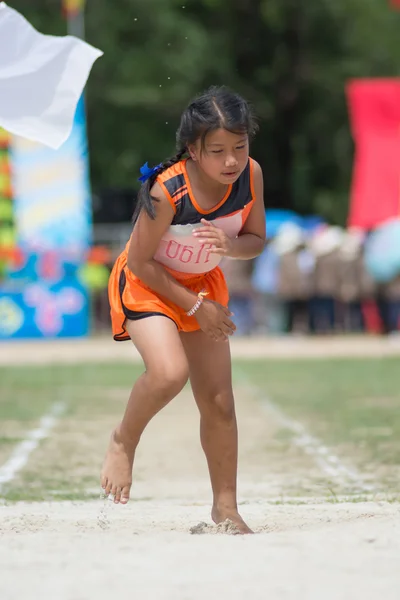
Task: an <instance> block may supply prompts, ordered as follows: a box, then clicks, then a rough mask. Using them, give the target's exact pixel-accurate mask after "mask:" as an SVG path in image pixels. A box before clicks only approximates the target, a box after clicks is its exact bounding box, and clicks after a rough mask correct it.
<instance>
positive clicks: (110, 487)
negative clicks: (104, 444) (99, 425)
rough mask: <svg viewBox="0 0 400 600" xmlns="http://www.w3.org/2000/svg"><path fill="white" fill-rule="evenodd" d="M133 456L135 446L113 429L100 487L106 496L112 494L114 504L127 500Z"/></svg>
mask: <svg viewBox="0 0 400 600" xmlns="http://www.w3.org/2000/svg"><path fill="white" fill-rule="evenodd" d="M134 456H135V446H134V445H133V444H132V442H130V441H129V440H127V439H124V437H123V436H122V435H121V432H120V429H119V428H117V429H115V431H113V433H112V434H111V439H110V444H109V446H108V450H107V454H106V457H105V459H104V463H103V469H102V472H101V487H102V488H103V490H104V493H105V495H106V496H108V495H109V494H112V495H113V496H114V502H115V504H119V503H120V502H121V504H126V503H127V502H128V500H129V493H130V489H131V485H132V467H133V459H134Z"/></svg>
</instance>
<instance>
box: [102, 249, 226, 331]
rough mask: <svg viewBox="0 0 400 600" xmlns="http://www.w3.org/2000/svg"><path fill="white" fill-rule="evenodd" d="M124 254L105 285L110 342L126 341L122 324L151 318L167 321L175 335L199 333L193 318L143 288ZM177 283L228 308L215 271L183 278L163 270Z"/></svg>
mask: <svg viewBox="0 0 400 600" xmlns="http://www.w3.org/2000/svg"><path fill="white" fill-rule="evenodd" d="M126 260H127V259H126V253H125V252H123V253H122V254H121V255H120V256H119V257H118V258H117V261H116V263H115V265H114V267H113V270H112V272H111V275H110V279H109V282H108V296H109V300H110V306H111V323H112V332H113V336H114V340H116V341H117V342H120V341H125V340H129V339H130V337H129V333H128V332H127V330H126V328H125V321H126V319H128V320H132V321H134V320H137V319H142V318H145V317H150V316H153V315H163V316H165V317H169V318H170V319H172V321H174V323H175V324H176V326H177V328H178V331H187V332H189V331H197V330H199V329H200V327H199V324H198V323H197V321H196V319H195V317H194V316H192V317H188V316H187V315H186V313H185V311H184V310H183V308H181V307H180V306H177V305H176V304H174V303H173V302H170V301H169V300H167V299H166V298H163V297H161V296H159V295H158V294H157V293H156V292H154V291H153V290H151V289H150V288H149V287H147V286H146V285H145V284H144V283H143V282H142V281H141V280H140V279H139V278H138V277H136V275H134V274H133V273H132V272H131V271H130V270H129V269H128V267H127V263H126ZM167 271H168V272H169V273H171V275H173V277H175V278H176V279H177V280H178V281H179V283H181V284H182V285H184V286H185V287H187V288H188V289H189V290H191V291H193V292H195V293H198V292H201V291H202V290H205V291H207V292H208V296H207V299H209V300H214V301H216V302H219V303H220V304H222V305H223V306H228V302H229V293H228V287H227V285H226V281H225V277H224V275H223V273H222V271H221V269H220V268H219V267H216V268H215V269H213V270H212V271H209V272H208V273H204V274H201V275H187V274H186V273H185V274H184V273H179V272H177V271H171V270H170V269H167Z"/></svg>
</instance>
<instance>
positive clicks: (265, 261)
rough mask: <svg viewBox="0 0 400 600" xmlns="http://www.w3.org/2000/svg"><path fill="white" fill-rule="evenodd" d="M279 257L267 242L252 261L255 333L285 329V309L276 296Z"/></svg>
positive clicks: (273, 332) (277, 331)
mask: <svg viewBox="0 0 400 600" xmlns="http://www.w3.org/2000/svg"><path fill="white" fill-rule="evenodd" d="M278 276H279V256H278V254H277V252H276V249H275V247H274V244H273V243H272V242H271V240H268V242H267V245H266V247H265V249H264V252H263V253H262V254H261V255H260V256H258V257H257V258H256V260H255V261H254V269H253V274H252V278H251V283H252V287H253V290H254V294H255V296H254V319H255V331H256V332H257V333H258V334H261V335H262V334H267V333H270V334H278V333H282V331H283V330H284V328H285V321H286V319H285V307H284V305H283V303H282V301H281V298H280V297H279V295H278Z"/></svg>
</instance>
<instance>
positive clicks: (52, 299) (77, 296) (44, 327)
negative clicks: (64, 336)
mask: <svg viewBox="0 0 400 600" xmlns="http://www.w3.org/2000/svg"><path fill="white" fill-rule="evenodd" d="M24 300H25V303H26V304H27V306H30V307H31V308H34V309H35V317H34V319H35V323H36V326H37V327H38V329H39V330H40V331H41V333H43V334H44V335H47V336H50V335H57V334H58V333H60V331H61V330H62V328H63V325H64V319H63V317H64V315H75V314H77V313H79V312H80V311H81V310H82V309H83V307H84V305H85V299H84V296H83V294H82V293H81V292H80V291H79V290H76V289H75V288H72V287H65V288H64V289H62V290H60V291H59V292H52V291H50V290H49V289H47V288H46V287H44V286H42V285H40V284H34V285H30V286H29V287H27V289H26V290H25V293H24Z"/></svg>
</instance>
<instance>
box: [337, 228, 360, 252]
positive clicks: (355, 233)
mask: <svg viewBox="0 0 400 600" xmlns="http://www.w3.org/2000/svg"><path fill="white" fill-rule="evenodd" d="M363 243H364V232H363V231H362V230H360V229H349V230H348V231H346V232H345V234H344V236H343V241H342V244H341V246H340V256H341V258H342V259H343V260H353V259H354V258H356V256H357V254H358V253H359V251H360V249H361V247H362V245H363Z"/></svg>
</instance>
